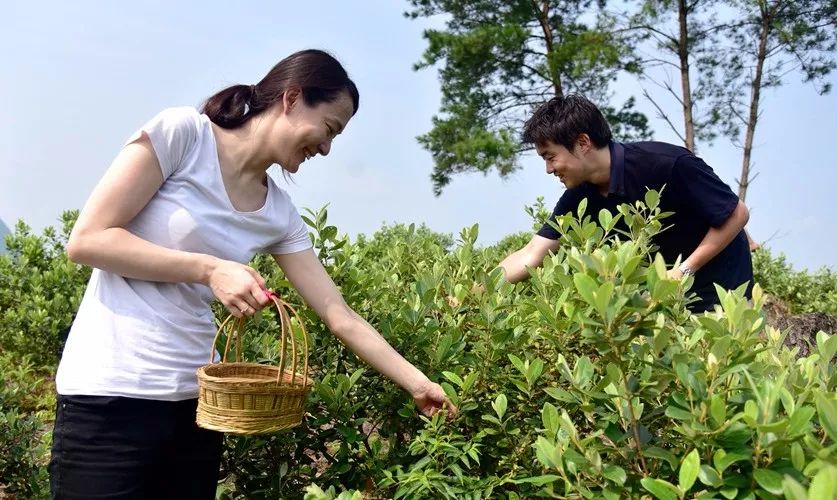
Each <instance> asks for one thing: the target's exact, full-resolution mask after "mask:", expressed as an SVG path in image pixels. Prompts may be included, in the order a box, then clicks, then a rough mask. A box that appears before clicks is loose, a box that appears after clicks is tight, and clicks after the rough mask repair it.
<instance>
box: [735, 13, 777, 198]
mask: <svg viewBox="0 0 837 500" xmlns="http://www.w3.org/2000/svg"><path fill="white" fill-rule="evenodd" d="M779 2H781V0H777V4H778V3H779ZM772 12H773V11H772V9H771V8H770V7H769V6H767V5H764V6H763V7H762V16H761V29H760V31H759V46H758V50H757V52H756V69H755V71H756V73H755V75H754V76H753V82H752V84H751V86H750V114H749V116H748V117H747V133H746V135H745V136H744V158H743V160H742V163H741V177H740V178H739V180H738V198H739V199H741V201H744V200H745V199H746V197H747V187H749V185H750V157H751V154H752V152H753V137H754V136H755V133H756V124H757V123H758V120H759V99H760V98H761V78H762V73H763V71H764V61H765V60H766V59H767V40H768V38H769V37H770V29H771V28H770V23H771V16H772Z"/></svg>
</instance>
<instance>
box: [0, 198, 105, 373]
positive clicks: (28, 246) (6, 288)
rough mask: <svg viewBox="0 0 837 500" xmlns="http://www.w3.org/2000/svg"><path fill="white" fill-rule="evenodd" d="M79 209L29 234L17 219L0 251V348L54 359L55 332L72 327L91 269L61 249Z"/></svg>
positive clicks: (52, 362) (41, 362) (38, 360)
mask: <svg viewBox="0 0 837 500" xmlns="http://www.w3.org/2000/svg"><path fill="white" fill-rule="evenodd" d="M77 216H78V212H77V211H68V212H65V213H64V214H63V215H62V217H61V220H62V224H63V227H62V230H61V232H60V233H59V232H57V231H56V230H55V229H54V228H52V227H48V228H46V229H45V230H44V233H43V236H37V235H34V234H32V231H31V229H30V228H29V226H27V225H26V224H24V223H23V221H20V222H18V223H17V225H16V226H15V232H14V234H10V235H7V236H6V248H7V249H8V253H7V254H6V255H0V325H2V327H0V352H12V353H16V354H18V355H28V356H31V358H32V361H33V362H34V363H35V364H36V365H37V366H44V367H54V366H56V365H57V363H58V359H59V353H60V350H61V347H62V345H61V342H60V339H59V332H61V331H62V330H64V329H66V328H67V327H69V326H70V324H71V322H72V319H73V317H74V315H75V312H76V310H77V309H78V305H79V303H80V302H81V297H82V294H83V293H84V287H85V285H86V284H87V280H88V279H89V277H90V268H86V267H83V266H80V265H77V264H73V263H72V262H70V261H69V260H68V259H67V254H66V252H65V251H64V248H65V247H66V244H67V238H68V237H69V235H70V231H71V230H72V226H73V224H74V223H75V220H76V217H77Z"/></svg>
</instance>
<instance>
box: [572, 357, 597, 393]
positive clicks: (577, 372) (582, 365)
mask: <svg viewBox="0 0 837 500" xmlns="http://www.w3.org/2000/svg"><path fill="white" fill-rule="evenodd" d="M592 378H593V363H592V362H591V361H590V358H588V357H587V356H582V357H580V358H578V359H577V360H576V362H575V367H574V368H573V383H574V384H575V385H577V386H578V387H582V388H583V387H585V386H587V384H589V383H590V380H592Z"/></svg>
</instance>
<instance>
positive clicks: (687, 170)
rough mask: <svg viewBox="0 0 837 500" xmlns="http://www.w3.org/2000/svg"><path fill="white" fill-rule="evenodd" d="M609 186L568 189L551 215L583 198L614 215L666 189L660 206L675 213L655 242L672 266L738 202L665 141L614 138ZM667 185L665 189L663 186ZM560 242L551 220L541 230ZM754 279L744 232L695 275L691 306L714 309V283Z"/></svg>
mask: <svg viewBox="0 0 837 500" xmlns="http://www.w3.org/2000/svg"><path fill="white" fill-rule="evenodd" d="M609 148H610V188H609V190H608V195H607V196H606V197H605V196H602V195H601V194H600V193H599V190H598V189H597V188H596V186H594V185H593V184H590V183H584V184H582V185H580V186H578V187H576V188H573V189H568V190H567V191H566V192H565V193H564V194H563V195H562V196H561V199H559V200H558V203H557V204H556V205H555V210H553V212H552V215H553V216H559V215H564V214H566V213H570V212H573V213H574V212H575V211H576V209H577V208H578V204H579V202H581V200H582V199H584V198H587V212H586V213H588V214H593V220H596V214H598V213H599V210H601V209H603V208H606V209H608V210H610V212H611V213H613V214H614V215H615V214H616V213H617V211H616V207H617V206H618V205H620V204H622V203H633V202H634V201H636V200H643V199H644V198H645V192H646V191H647V190H648V189H654V190H656V191H662V194H661V196H660V209H661V210H662V211H663V212H674V215H672V216H671V217H668V218H666V219H663V225H664V226H668V225H672V226H673V227H670V228H669V229H666V230H665V231H663V232H662V233H660V234H658V235H657V236H656V237H655V239H654V243H656V244H657V245H658V246H659V247H660V249H659V251H660V253H661V254H662V255H663V257H664V258H665V260H666V263H668V264H673V263H674V261H675V260H676V259H677V257H678V256H679V257H681V260H684V259H686V258H687V257H688V256H689V255H691V253H692V252H693V251H694V250H695V248H697V246H698V244H700V242H701V241H702V240H703V238H704V237H705V236H706V233H707V232H708V231H709V229H710V228H712V227H718V226H720V225H722V224H723V223H724V222H726V220H727V219H728V218H729V217H730V215H732V212H733V210H735V207H736V206H738V196H736V195H735V193H733V192H732V190H731V189H730V188H729V186H727V185H726V184H724V182H723V181H722V180H721V179H720V178H719V177H718V176H717V175H715V172H713V171H712V168H710V167H709V165H707V164H706V163H705V162H704V161H703V160H701V159H700V158H698V157H697V156H695V155H694V154H692V153H691V152H690V151H689V150H688V149H686V148H683V147H680V146H674V145H672V144H666V143H662V142H634V143H625V144H622V143H615V142H611V143H610V145H609ZM663 186H665V189H663ZM537 234H538V235H539V236H543V237H544V238H549V239H552V240H557V239H558V238H559V234H558V232H557V231H555V229H553V228H552V226H550V225H549V224H545V225H544V226H543V227H542V228H541V229H540V231H538V233H537ZM752 281H753V265H752V261H751V258H750V247H749V244H748V242H747V235H746V234H745V233H744V231H743V230H742V231H741V232H740V233H738V235H736V236H735V238H733V240H732V241H731V242H730V244H729V245H727V247H726V248H724V249H723V250H721V252H720V253H719V254H718V255H716V256H715V258H713V259H712V260H710V261H709V262H707V263H706V264H705V265H704V266H703V267H702V268H701V269H700V270H698V271H697V273H695V281H694V285H692V290H691V291H692V292H695V293H697V295H698V297H699V298H700V302H698V303H695V304H692V305H690V308H691V309H692V310H695V311H701V310H706V309H710V308H711V307H712V305H713V304H716V303H717V302H718V297H717V293H716V291H715V288H714V286H713V283H717V284H719V285H721V286H722V287H723V288H726V289H732V288H737V287H738V286H739V285H741V284H742V283H745V282H749V283H750V286H749V287H748V290H747V296H748V297H749V296H750V290H751V289H752Z"/></svg>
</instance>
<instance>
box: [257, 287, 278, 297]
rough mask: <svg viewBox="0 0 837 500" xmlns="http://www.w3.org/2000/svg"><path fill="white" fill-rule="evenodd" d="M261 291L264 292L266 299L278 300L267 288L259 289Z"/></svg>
mask: <svg viewBox="0 0 837 500" xmlns="http://www.w3.org/2000/svg"><path fill="white" fill-rule="evenodd" d="M261 289H262V291H263V292H264V294H265V295H267V298H269V299H278V298H279V297H278V296H277V295H276V294H275V293H273V290H271V289H269V288H265V287H261Z"/></svg>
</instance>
